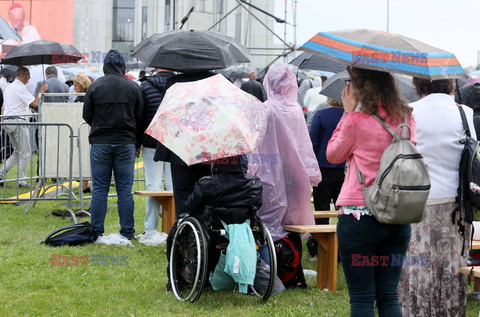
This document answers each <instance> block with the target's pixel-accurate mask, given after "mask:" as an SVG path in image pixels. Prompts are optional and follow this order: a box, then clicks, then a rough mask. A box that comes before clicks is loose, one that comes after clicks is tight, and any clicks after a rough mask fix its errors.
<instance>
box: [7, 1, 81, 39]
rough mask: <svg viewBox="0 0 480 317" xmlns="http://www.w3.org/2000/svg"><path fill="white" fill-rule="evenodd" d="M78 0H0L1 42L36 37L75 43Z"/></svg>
mask: <svg viewBox="0 0 480 317" xmlns="http://www.w3.org/2000/svg"><path fill="white" fill-rule="evenodd" d="M73 9H74V0H24V1H10V0H0V38H1V39H0V41H3V42H2V43H1V44H7V45H19V44H23V43H29V42H33V41H36V40H40V39H42V40H50V41H56V42H61V43H66V44H73Z"/></svg>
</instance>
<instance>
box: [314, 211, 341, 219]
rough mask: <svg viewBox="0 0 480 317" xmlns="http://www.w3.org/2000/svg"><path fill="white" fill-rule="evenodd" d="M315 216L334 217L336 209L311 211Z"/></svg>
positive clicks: (336, 212)
mask: <svg viewBox="0 0 480 317" xmlns="http://www.w3.org/2000/svg"><path fill="white" fill-rule="evenodd" d="M313 216H314V217H315V218H336V217H337V216H338V211H336V210H317V211H314V212H313Z"/></svg>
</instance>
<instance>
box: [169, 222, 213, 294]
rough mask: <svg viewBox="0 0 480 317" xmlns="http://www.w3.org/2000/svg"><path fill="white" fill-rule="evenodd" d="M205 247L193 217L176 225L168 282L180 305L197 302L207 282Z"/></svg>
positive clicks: (202, 234)
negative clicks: (184, 302)
mask: <svg viewBox="0 0 480 317" xmlns="http://www.w3.org/2000/svg"><path fill="white" fill-rule="evenodd" d="M207 267H208V246H207V239H206V236H205V231H204V229H203V227H202V226H201V224H200V222H199V221H198V220H197V219H196V218H194V217H187V218H185V219H184V220H183V221H181V222H180V223H179V225H178V228H177V231H176V233H175V236H174V238H173V242H172V249H171V250H170V271H169V275H170V282H171V285H172V290H173V292H174V294H175V297H177V298H178V299H179V300H181V301H190V302H192V303H193V302H195V301H196V300H198V299H199V298H200V295H201V293H202V289H203V286H204V284H205V281H206V279H207Z"/></svg>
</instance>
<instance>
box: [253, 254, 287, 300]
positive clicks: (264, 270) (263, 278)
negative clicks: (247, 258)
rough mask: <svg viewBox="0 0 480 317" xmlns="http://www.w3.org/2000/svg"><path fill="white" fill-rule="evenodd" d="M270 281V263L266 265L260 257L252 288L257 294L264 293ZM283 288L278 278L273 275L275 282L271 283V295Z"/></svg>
mask: <svg viewBox="0 0 480 317" xmlns="http://www.w3.org/2000/svg"><path fill="white" fill-rule="evenodd" d="M269 283H270V265H268V264H267V263H266V262H265V261H264V260H263V259H262V258H260V260H259V261H258V262H257V272H256V275H255V280H254V282H253V288H254V289H255V290H256V291H257V293H259V294H265V292H266V291H267V288H268V284H269ZM284 290H285V286H283V283H282V281H281V280H280V278H279V277H278V276H277V275H275V284H274V285H273V290H272V295H271V296H274V295H276V294H279V293H281V292H283V291H284Z"/></svg>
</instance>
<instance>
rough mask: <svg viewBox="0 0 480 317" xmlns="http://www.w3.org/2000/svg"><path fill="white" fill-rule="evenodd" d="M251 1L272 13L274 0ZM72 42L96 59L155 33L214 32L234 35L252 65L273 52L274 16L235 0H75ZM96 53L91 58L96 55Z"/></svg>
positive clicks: (263, 62)
mask: <svg viewBox="0 0 480 317" xmlns="http://www.w3.org/2000/svg"><path fill="white" fill-rule="evenodd" d="M251 2H252V4H253V3H254V5H255V6H256V7H258V8H261V9H262V10H264V11H266V12H273V11H274V0H256V1H254V2H253V1H251ZM73 7H74V14H73V25H74V28H73V44H74V45H75V47H77V48H78V50H79V51H81V52H87V53H89V55H90V58H89V63H91V62H94V63H95V62H98V54H101V53H104V52H107V51H108V50H109V49H110V48H112V47H113V48H117V49H119V50H120V51H122V52H126V53H127V52H130V50H131V49H132V48H133V47H134V46H135V45H136V44H138V43H139V42H140V41H142V40H144V39H146V38H147V37H149V36H151V35H152V34H155V33H163V32H166V31H170V30H178V29H179V28H180V27H181V26H182V19H183V18H184V17H185V16H186V15H187V13H188V12H189V10H190V9H191V8H192V7H194V10H193V11H192V13H191V14H190V16H189V18H188V20H187V21H186V22H185V23H184V25H183V26H182V30H212V31H216V32H219V33H221V34H224V35H227V36H231V37H234V38H236V39H237V40H238V41H240V43H242V44H243V45H245V46H246V47H247V49H248V50H249V52H250V54H251V63H250V66H253V67H263V66H265V65H267V64H268V63H270V62H271V61H272V60H273V59H274V56H273V54H271V48H273V47H274V44H273V38H274V35H273V33H272V32H271V31H270V30H272V29H273V24H274V23H275V21H274V19H273V18H271V17H268V16H267V15H265V14H264V13H262V12H260V11H258V10H256V9H255V8H252V7H249V6H248V5H246V4H244V3H243V2H242V1H237V0H74V6H73ZM92 57H93V58H92Z"/></svg>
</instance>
